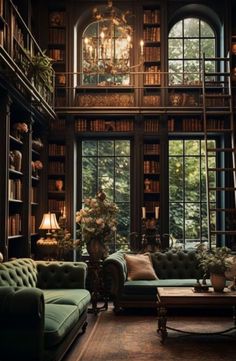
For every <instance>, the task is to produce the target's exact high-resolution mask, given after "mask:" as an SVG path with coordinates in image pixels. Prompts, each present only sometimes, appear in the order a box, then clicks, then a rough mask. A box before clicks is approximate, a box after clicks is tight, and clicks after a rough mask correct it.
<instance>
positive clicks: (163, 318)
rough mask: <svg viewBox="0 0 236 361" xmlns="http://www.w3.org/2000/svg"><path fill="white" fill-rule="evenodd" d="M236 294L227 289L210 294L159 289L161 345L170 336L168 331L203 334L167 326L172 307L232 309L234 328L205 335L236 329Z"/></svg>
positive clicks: (178, 288)
mask: <svg viewBox="0 0 236 361" xmlns="http://www.w3.org/2000/svg"><path fill="white" fill-rule="evenodd" d="M235 306H236V292H235V291H234V292H232V291H229V290H228V289H225V292H222V293H218V292H214V291H213V289H211V288H210V289H209V291H208V292H194V289H193V288H190V287H163V288H162V287H158V288H157V310H158V329H157V332H158V333H160V334H161V343H164V341H165V339H166V337H167V336H168V332H167V330H168V329H169V330H174V331H178V332H182V333H186V334H201V335H203V334H204V333H202V332H201V333H200V332H190V331H184V330H181V329H177V328H173V327H168V326H167V325H166V324H167V309H168V308H171V307H176V308H177V307H184V308H186V307H188V308H190V307H201V308H206V307H209V308H212V307H218V308H222V307H224V308H225V307H232V308H233V326H232V327H231V328H228V329H226V330H223V331H220V332H214V333H213V332H212V333H205V334H207V335H209V334H210V335H211V334H212V335H213V334H225V333H227V332H230V331H232V330H234V329H236V317H235Z"/></svg>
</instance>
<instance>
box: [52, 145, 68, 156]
mask: <svg viewBox="0 0 236 361" xmlns="http://www.w3.org/2000/svg"><path fill="white" fill-rule="evenodd" d="M65 151H66V147H65V145H64V144H55V143H52V144H49V146H48V155H52V156H54V155H65Z"/></svg>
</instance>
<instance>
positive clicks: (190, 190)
mask: <svg viewBox="0 0 236 361" xmlns="http://www.w3.org/2000/svg"><path fill="white" fill-rule="evenodd" d="M199 191H200V158H199V157H191V158H190V157H188V158H185V201H186V202H198V201H199V197H200V193H199Z"/></svg>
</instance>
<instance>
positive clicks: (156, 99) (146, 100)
mask: <svg viewBox="0 0 236 361" xmlns="http://www.w3.org/2000/svg"><path fill="white" fill-rule="evenodd" d="M160 104H161V97H160V95H144V97H143V105H144V106H148V107H158V106H160Z"/></svg>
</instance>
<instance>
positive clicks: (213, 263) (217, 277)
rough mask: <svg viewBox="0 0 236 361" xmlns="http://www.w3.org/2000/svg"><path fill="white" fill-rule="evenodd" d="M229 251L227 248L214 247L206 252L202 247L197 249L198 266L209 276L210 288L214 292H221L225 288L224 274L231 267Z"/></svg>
mask: <svg viewBox="0 0 236 361" xmlns="http://www.w3.org/2000/svg"><path fill="white" fill-rule="evenodd" d="M230 254H231V250H230V249H229V248H227V247H216V248H213V249H212V250H208V249H207V248H206V247H205V246H204V245H200V246H198V248H197V253H196V256H197V259H198V260H199V266H200V267H202V269H203V271H204V272H205V273H206V274H210V279H211V284H212V287H213V288H214V290H215V291H216V292H222V291H223V289H224V287H225V281H226V278H225V272H226V271H227V270H228V269H229V268H230V267H231V265H232V261H231V259H230Z"/></svg>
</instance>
